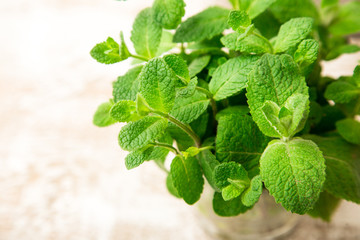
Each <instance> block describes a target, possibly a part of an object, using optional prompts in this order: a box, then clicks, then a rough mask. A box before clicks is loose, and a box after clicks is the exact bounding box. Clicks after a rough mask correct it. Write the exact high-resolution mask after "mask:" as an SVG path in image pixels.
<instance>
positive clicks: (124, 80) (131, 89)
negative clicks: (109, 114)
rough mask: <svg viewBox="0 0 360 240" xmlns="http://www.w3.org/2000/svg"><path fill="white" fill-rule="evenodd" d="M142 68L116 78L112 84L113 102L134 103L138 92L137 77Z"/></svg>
mask: <svg viewBox="0 0 360 240" xmlns="http://www.w3.org/2000/svg"><path fill="white" fill-rule="evenodd" d="M142 68H143V66H138V67H134V68H132V69H130V70H129V71H128V72H127V73H126V74H125V75H124V76H120V77H118V79H117V80H116V81H115V82H113V96H114V101H115V102H118V101H120V100H132V101H135V99H136V94H137V93H138V91H139V80H138V76H139V74H140V72H141V69H142Z"/></svg>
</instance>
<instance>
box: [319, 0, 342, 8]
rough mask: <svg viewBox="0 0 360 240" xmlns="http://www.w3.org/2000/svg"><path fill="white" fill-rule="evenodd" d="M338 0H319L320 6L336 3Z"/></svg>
mask: <svg viewBox="0 0 360 240" xmlns="http://www.w3.org/2000/svg"><path fill="white" fill-rule="evenodd" d="M338 4H339V0H321V7H322V8H326V7H329V6H333V5H338Z"/></svg>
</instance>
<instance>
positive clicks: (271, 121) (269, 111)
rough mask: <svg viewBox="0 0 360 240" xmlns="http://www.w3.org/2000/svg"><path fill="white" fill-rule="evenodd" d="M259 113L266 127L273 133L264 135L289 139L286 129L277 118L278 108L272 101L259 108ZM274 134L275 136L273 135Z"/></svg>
mask: <svg viewBox="0 0 360 240" xmlns="http://www.w3.org/2000/svg"><path fill="white" fill-rule="evenodd" d="M261 111H262V112H263V114H264V118H265V119H266V121H267V123H268V125H269V126H270V127H271V128H272V129H273V130H275V131H272V132H270V134H268V133H267V132H265V133H264V134H265V135H267V136H269V137H277V138H281V137H289V134H288V131H287V128H286V127H285V126H284V125H283V124H282V122H281V121H280V118H279V113H280V107H279V106H278V105H277V104H276V103H274V102H273V101H266V102H265V103H264V105H263V106H262V108H261ZM273 133H275V134H273Z"/></svg>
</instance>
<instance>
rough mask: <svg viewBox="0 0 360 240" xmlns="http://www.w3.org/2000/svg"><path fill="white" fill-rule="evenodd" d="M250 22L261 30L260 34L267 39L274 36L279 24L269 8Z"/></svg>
mask: <svg viewBox="0 0 360 240" xmlns="http://www.w3.org/2000/svg"><path fill="white" fill-rule="evenodd" d="M252 22H253V23H254V25H255V28H256V29H258V30H259V31H260V32H261V35H263V36H264V37H265V38H267V39H272V38H273V37H275V36H276V35H277V34H278V32H279V29H280V26H281V24H280V22H279V20H277V19H276V18H275V16H274V15H273V14H272V13H271V12H270V11H269V10H267V11H265V12H263V13H262V14H261V15H259V16H257V17H256V18H255V19H253V21H252Z"/></svg>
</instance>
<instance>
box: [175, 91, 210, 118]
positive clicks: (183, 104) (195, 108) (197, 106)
mask: <svg viewBox="0 0 360 240" xmlns="http://www.w3.org/2000/svg"><path fill="white" fill-rule="evenodd" d="M209 102H210V100H209V99H208V98H207V97H206V95H205V94H203V93H200V92H195V93H194V94H193V95H192V96H190V97H181V96H178V97H176V99H175V104H174V107H173V108H172V110H171V112H170V115H171V116H173V117H174V118H176V119H178V120H179V121H181V122H184V123H190V122H192V121H194V120H195V119H197V118H198V117H199V116H200V115H201V114H202V113H203V112H204V111H206V109H207V107H208V105H209Z"/></svg>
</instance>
